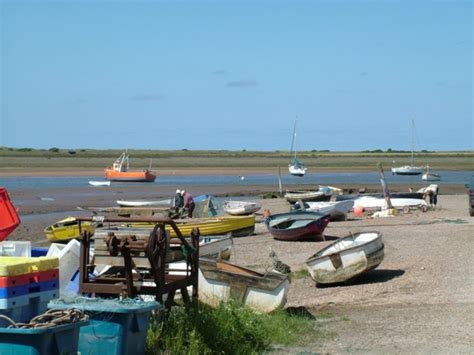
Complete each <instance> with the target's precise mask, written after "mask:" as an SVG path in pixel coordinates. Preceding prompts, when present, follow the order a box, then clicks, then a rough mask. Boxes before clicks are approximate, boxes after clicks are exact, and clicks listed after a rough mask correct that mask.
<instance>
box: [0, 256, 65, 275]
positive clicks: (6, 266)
mask: <svg viewBox="0 0 474 355" xmlns="http://www.w3.org/2000/svg"><path fill="white" fill-rule="evenodd" d="M58 267H59V260H58V258H52V257H40V258H26V257H20V256H2V257H0V276H18V275H23V274H28V273H30V272H35V271H46V270H49V269H55V268H58Z"/></svg>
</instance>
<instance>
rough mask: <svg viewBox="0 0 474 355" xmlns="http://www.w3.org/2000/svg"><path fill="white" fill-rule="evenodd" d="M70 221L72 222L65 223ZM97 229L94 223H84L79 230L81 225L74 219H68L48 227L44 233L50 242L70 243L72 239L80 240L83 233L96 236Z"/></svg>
mask: <svg viewBox="0 0 474 355" xmlns="http://www.w3.org/2000/svg"><path fill="white" fill-rule="evenodd" d="M69 220H70V222H65V221H69ZM64 222H65V223H64ZM63 224H66V225H63ZM95 227H96V226H95V224H94V223H91V222H82V223H81V229H80V230H79V224H78V222H77V221H76V222H74V221H73V220H72V219H66V220H63V221H59V222H57V223H55V224H52V225H50V226H48V227H46V228H45V229H44V233H45V234H46V238H47V239H48V240H49V241H50V242H68V241H70V240H71V239H76V238H79V237H80V236H81V232H84V231H87V232H89V233H91V234H94V232H95Z"/></svg>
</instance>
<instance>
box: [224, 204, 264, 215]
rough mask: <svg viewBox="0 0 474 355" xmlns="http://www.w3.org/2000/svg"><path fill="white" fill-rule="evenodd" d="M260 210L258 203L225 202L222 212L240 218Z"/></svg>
mask: <svg viewBox="0 0 474 355" xmlns="http://www.w3.org/2000/svg"><path fill="white" fill-rule="evenodd" d="M260 208H261V206H260V204H259V203H258V202H245V201H225V202H224V211H225V212H226V213H228V214H230V215H232V216H241V215H246V214H252V213H255V212H257V211H258V210H259V209H260Z"/></svg>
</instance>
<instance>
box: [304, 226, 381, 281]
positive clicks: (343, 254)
mask: <svg viewBox="0 0 474 355" xmlns="http://www.w3.org/2000/svg"><path fill="white" fill-rule="evenodd" d="M383 258H384V244H383V241H382V233H379V232H363V233H357V234H354V235H351V236H348V237H345V238H341V239H339V240H336V241H335V242H334V243H331V244H330V245H328V246H327V247H325V248H324V249H322V250H320V251H319V252H317V253H316V254H314V255H313V256H312V257H310V258H309V259H308V260H306V267H307V268H308V271H309V273H310V274H311V278H312V279H313V280H314V281H316V283H317V284H332V283H338V282H344V281H347V280H349V279H352V278H353V277H356V276H358V275H360V274H362V273H364V272H366V271H369V270H372V269H374V268H376V267H377V266H378V265H380V263H381V262H382V260H383Z"/></svg>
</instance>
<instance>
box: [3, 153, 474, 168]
mask: <svg viewBox="0 0 474 355" xmlns="http://www.w3.org/2000/svg"><path fill="white" fill-rule="evenodd" d="M120 154H121V151H119V150H93V149H79V150H74V151H70V150H64V149H58V148H51V149H49V150H34V149H29V148H23V149H13V148H5V147H3V148H0V161H1V165H0V172H1V171H8V170H12V169H33V170H34V169H46V170H47V169H51V170H81V169H82V170H84V169H86V170H87V169H88V170H97V169H103V168H104V167H107V166H110V165H111V164H112V162H113V161H114V160H115V159H116V158H117V157H118V156H119V155H120ZM129 154H130V166H131V167H132V168H135V169H141V168H145V167H148V166H149V165H150V162H151V164H152V168H153V169H155V170H159V169H191V168H223V169H232V168H239V169H259V170H270V169H275V168H276V167H278V166H280V167H286V165H287V164H288V162H289V160H290V159H291V155H290V153H289V152H287V151H273V152H262V151H223V150H219V151H198V150H195V151H190V150H186V149H183V150H176V151H160V150H129ZM298 157H299V158H301V160H303V162H304V163H305V165H306V166H308V167H309V168H310V170H373V169H374V167H376V165H377V163H379V162H381V163H382V164H383V165H384V166H387V167H388V166H391V165H392V162H393V161H396V163H397V164H406V163H408V162H409V160H410V157H411V153H410V152H400V151H385V152H383V151H372V152H329V151H309V152H299V153H298ZM415 163H416V164H423V165H424V164H429V165H430V166H431V167H432V168H433V169H434V170H474V152H472V151H469V152H426V151H424V152H418V153H416V156H415Z"/></svg>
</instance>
